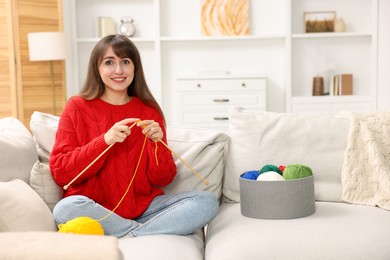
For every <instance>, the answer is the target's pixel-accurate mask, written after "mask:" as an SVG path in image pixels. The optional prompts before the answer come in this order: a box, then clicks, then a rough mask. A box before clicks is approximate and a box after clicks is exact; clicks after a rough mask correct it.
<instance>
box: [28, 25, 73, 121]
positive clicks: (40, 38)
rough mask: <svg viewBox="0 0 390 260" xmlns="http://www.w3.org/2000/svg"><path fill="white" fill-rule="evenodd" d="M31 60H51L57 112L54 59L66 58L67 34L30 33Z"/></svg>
mask: <svg viewBox="0 0 390 260" xmlns="http://www.w3.org/2000/svg"><path fill="white" fill-rule="evenodd" d="M27 37H28V49H29V54H30V61H49V65H50V77H51V88H52V95H53V110H54V114H56V112H57V111H56V110H57V109H56V91H55V84H54V71H53V60H65V59H66V54H67V50H66V35H65V33H64V32H34V33H28V34H27Z"/></svg>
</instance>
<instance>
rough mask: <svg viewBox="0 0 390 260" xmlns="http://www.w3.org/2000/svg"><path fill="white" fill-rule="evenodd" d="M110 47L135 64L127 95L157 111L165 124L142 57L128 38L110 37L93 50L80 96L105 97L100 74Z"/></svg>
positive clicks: (116, 35)
mask: <svg viewBox="0 0 390 260" xmlns="http://www.w3.org/2000/svg"><path fill="white" fill-rule="evenodd" d="M109 47H111V48H112V50H113V52H114V53H115V55H117V56H118V57H120V58H129V59H130V60H131V61H132V62H133V63H134V79H133V81H132V82H131V84H130V86H129V87H128V88H127V94H128V95H129V96H130V97H138V98H139V99H140V100H141V101H142V102H143V103H144V104H145V105H147V106H150V107H152V108H154V109H156V110H157V111H158V112H159V113H160V114H161V116H162V117H163V120H164V122H165V118H164V113H163V112H162V109H161V107H160V106H159V104H158V103H157V101H156V99H155V98H154V97H153V95H152V93H151V92H150V89H149V87H148V84H147V83H146V80H145V75H144V70H143V68H142V62H141V56H140V54H139V52H138V49H137V47H136V46H135V45H134V43H133V42H132V41H130V40H129V39H128V38H127V37H126V36H123V35H120V34H115V35H108V36H106V37H104V38H102V39H101V40H100V41H99V42H98V43H97V44H96V46H95V47H94V49H93V50H92V53H91V57H90V59H89V65H88V72H87V77H86V79H85V83H84V86H83V88H82V89H81V91H80V92H79V96H80V97H82V98H84V99H87V100H91V99H95V98H99V97H101V96H102V95H103V93H104V91H105V86H104V83H103V80H102V78H101V77H100V74H99V65H100V63H101V62H102V60H103V58H104V54H105V53H106V51H107V49H108V48H109Z"/></svg>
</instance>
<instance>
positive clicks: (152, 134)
mask: <svg viewBox="0 0 390 260" xmlns="http://www.w3.org/2000/svg"><path fill="white" fill-rule="evenodd" d="M137 126H139V127H141V128H142V133H143V134H145V135H146V136H147V137H148V138H149V139H150V140H152V141H153V142H158V141H160V140H162V139H163V137H164V134H163V131H162V129H161V127H160V125H159V124H158V123H157V122H155V121H153V120H144V121H141V122H139V123H138V124H137Z"/></svg>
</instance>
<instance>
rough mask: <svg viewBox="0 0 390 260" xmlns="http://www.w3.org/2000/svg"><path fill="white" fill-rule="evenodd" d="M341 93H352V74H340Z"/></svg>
mask: <svg viewBox="0 0 390 260" xmlns="http://www.w3.org/2000/svg"><path fill="white" fill-rule="evenodd" d="M339 81H340V84H339V87H340V90H339V93H340V95H352V74H341V75H340V80H339Z"/></svg>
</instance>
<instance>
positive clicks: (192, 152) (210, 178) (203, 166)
mask: <svg viewBox="0 0 390 260" xmlns="http://www.w3.org/2000/svg"><path fill="white" fill-rule="evenodd" d="M167 139H168V145H169V147H170V148H172V150H173V151H174V152H175V153H176V154H177V155H179V156H180V157H181V158H182V159H183V160H184V161H185V162H186V163H188V164H189V165H190V166H191V167H193V168H194V169H195V170H196V171H197V172H198V173H199V174H200V175H202V176H203V178H205V179H206V180H207V182H208V183H209V185H207V186H206V185H205V184H204V183H203V182H202V181H201V180H200V179H199V178H198V177H197V176H196V175H194V173H192V171H191V170H190V169H189V168H188V167H187V166H186V165H185V164H184V163H183V162H182V161H181V160H180V159H179V158H178V157H176V156H174V159H175V163H176V165H177V175H176V177H175V179H174V180H173V182H172V183H171V184H169V185H168V186H167V187H165V188H164V190H165V192H167V193H177V192H186V191H190V190H206V191H209V192H212V193H214V194H215V196H216V197H217V198H219V197H220V195H221V192H222V177H223V171H224V150H225V147H226V145H227V142H228V140H229V137H228V136H227V135H226V134H224V133H221V132H217V131H214V130H209V129H197V128H184V127H168V128H167Z"/></svg>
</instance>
